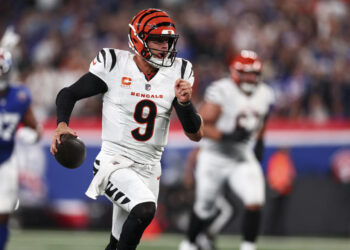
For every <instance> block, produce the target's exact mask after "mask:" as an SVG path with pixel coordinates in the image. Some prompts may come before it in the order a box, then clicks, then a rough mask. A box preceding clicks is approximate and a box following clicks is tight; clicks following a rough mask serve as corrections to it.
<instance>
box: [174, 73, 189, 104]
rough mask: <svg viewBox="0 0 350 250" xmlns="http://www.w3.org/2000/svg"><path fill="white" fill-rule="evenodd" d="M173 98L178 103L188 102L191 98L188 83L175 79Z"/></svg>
mask: <svg viewBox="0 0 350 250" xmlns="http://www.w3.org/2000/svg"><path fill="white" fill-rule="evenodd" d="M174 90H175V96H176V98H177V100H178V101H179V102H180V103H186V102H189V101H190V100H191V98H192V87H191V84H190V83H189V82H188V81H185V80H184V79H181V78H179V79H177V80H176V82H175V87H174Z"/></svg>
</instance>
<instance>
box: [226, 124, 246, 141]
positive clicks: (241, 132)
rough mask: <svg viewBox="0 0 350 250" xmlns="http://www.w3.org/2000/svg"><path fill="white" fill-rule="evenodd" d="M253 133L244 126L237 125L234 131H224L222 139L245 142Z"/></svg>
mask: <svg viewBox="0 0 350 250" xmlns="http://www.w3.org/2000/svg"><path fill="white" fill-rule="evenodd" d="M251 134H252V132H251V131H249V130H247V129H245V128H243V127H237V128H236V129H235V131H233V132H232V133H223V134H222V137H221V140H222V141H227V142H245V141H248V140H249V138H250V136H251Z"/></svg>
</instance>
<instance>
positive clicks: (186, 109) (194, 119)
mask: <svg viewBox="0 0 350 250" xmlns="http://www.w3.org/2000/svg"><path fill="white" fill-rule="evenodd" d="M173 106H174V108H175V111H176V114H177V116H178V117H179V120H180V122H181V125H182V127H183V129H184V131H185V132H187V133H190V134H194V133H196V132H198V130H199V128H200V127H201V124H202V119H201V118H200V116H199V115H198V113H197V111H196V108H195V107H194V106H193V104H192V102H191V101H189V102H188V103H186V104H180V103H179V102H178V100H177V98H175V99H174V101H173Z"/></svg>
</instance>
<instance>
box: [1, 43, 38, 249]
mask: <svg viewBox="0 0 350 250" xmlns="http://www.w3.org/2000/svg"><path fill="white" fill-rule="evenodd" d="M11 66H12V57H11V53H10V52H9V51H7V50H5V49H3V48H0V201H1V202H0V250H3V249H5V244H6V242H7V239H8V220H9V216H10V214H11V213H12V212H13V211H14V209H15V207H16V204H17V202H18V199H17V193H18V169H17V167H18V166H17V162H16V157H15V156H14V146H15V132H16V129H17V127H18V124H19V123H22V124H23V125H24V126H27V127H30V128H32V129H34V130H35V131H36V138H34V139H33V140H34V141H37V140H38V139H39V137H40V128H39V126H38V123H37V121H36V119H35V117H34V115H33V112H32V108H31V94H30V92H29V90H28V89H27V88H26V87H24V86H14V85H10V80H9V78H10V70H11Z"/></svg>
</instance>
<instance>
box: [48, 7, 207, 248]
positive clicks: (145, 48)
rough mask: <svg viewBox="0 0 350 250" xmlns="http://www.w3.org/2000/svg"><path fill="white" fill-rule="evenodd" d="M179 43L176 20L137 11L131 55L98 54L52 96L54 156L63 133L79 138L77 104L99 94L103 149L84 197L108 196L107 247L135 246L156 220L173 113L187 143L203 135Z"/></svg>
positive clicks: (155, 11)
mask: <svg viewBox="0 0 350 250" xmlns="http://www.w3.org/2000/svg"><path fill="white" fill-rule="evenodd" d="M177 40H178V35H177V32H176V28H175V24H174V21H173V20H172V19H171V18H170V17H169V16H168V14H167V13H166V12H164V11H162V10H158V9H146V10H142V11H140V12H139V13H138V14H137V15H136V16H135V17H134V18H133V19H132V21H131V23H130V24H129V45H130V47H131V48H132V49H133V51H134V52H135V54H133V53H130V52H128V51H123V50H118V49H102V50H101V51H100V52H99V53H98V54H97V56H96V58H95V59H94V60H93V61H92V62H91V64H90V70H89V71H90V72H89V73H86V74H85V75H84V76H82V77H81V78H80V79H79V80H78V81H77V82H76V83H74V84H73V85H71V86H70V87H67V88H64V89H62V90H61V91H60V92H59V94H58V95H57V100H56V105H57V128H56V131H55V133H54V135H53V139H52V144H51V153H52V154H54V153H55V152H57V148H56V142H58V143H60V136H61V135H62V134H68V133H70V134H73V135H75V136H76V132H75V131H74V130H73V129H71V128H69V127H68V125H69V118H70V114H71V112H72V110H73V107H74V104H75V102H76V101H78V100H80V99H82V98H86V97H90V96H93V95H97V94H103V111H102V148H101V151H100V153H99V154H98V156H97V157H96V160H95V164H94V172H95V177H94V179H93V180H92V182H91V184H90V187H89V189H88V191H87V192H86V194H87V195H88V196H89V197H91V198H93V199H96V197H97V196H98V195H105V196H106V197H107V198H109V199H110V200H111V202H112V203H113V206H114V209H113V226H112V235H111V239H110V243H109V245H108V246H107V248H106V249H107V250H112V249H113V250H115V249H118V250H131V249H136V247H137V245H138V244H139V242H140V239H141V236H142V234H143V232H144V230H145V229H146V227H147V226H148V225H149V223H150V222H151V221H152V219H153V217H154V214H155V211H156V204H157V198H158V191H159V179H160V176H161V166H160V159H161V156H162V152H163V149H164V146H165V145H166V143H167V138H168V131H169V122H170V114H171V111H172V108H173V107H174V108H175V110H176V112H177V115H178V117H179V120H180V121H181V123H182V126H183V129H184V131H185V134H186V135H187V136H188V137H189V138H190V139H191V140H194V141H199V140H200V139H201V137H202V135H203V131H202V120H201V117H200V116H199V115H198V114H197V112H196V110H195V108H194V106H193V105H192V103H191V95H192V85H193V81H194V76H193V71H192V65H191V63H190V62H188V61H186V60H184V59H181V58H176V53H177V52H176V49H175V47H176V43H177Z"/></svg>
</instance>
